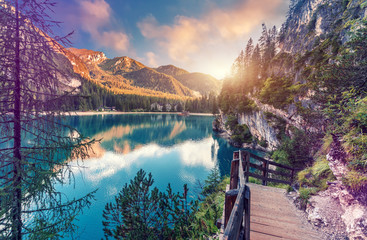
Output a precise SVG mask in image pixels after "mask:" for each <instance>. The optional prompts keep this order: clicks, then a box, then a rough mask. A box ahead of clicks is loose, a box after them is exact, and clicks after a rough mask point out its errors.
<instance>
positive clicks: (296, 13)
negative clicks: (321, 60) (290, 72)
mask: <svg viewBox="0 0 367 240" xmlns="http://www.w3.org/2000/svg"><path fill="white" fill-rule="evenodd" d="M294 2H295V3H294V4H293V6H291V8H290V11H289V17H288V19H287V21H286V22H285V23H284V25H283V29H282V32H281V35H280V40H281V41H280V48H281V51H284V52H289V53H293V54H299V53H304V52H305V51H310V50H312V49H313V48H314V47H315V43H317V42H319V41H323V40H325V39H327V38H328V37H330V36H331V35H339V37H340V40H341V41H342V42H343V43H345V42H346V41H348V40H349V35H348V32H349V31H350V30H351V27H352V26H353V24H354V23H355V21H356V19H363V18H364V17H365V16H366V15H367V9H366V3H365V1H361V0H299V1H294Z"/></svg>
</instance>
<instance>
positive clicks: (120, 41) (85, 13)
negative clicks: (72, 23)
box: [79, 0, 130, 52]
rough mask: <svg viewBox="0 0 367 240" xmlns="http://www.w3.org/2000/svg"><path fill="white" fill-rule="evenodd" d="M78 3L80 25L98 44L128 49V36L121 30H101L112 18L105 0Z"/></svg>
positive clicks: (109, 23) (121, 49) (86, 0)
mask: <svg viewBox="0 0 367 240" xmlns="http://www.w3.org/2000/svg"><path fill="white" fill-rule="evenodd" d="M79 4H80V22H81V27H82V29H83V30H84V31H85V32H87V33H89V34H90V35H91V37H92V38H93V40H94V41H95V42H96V43H97V44H98V45H100V46H103V47H109V48H112V49H114V50H116V51H120V52H124V51H127V50H128V48H129V45H130V42H129V37H128V35H127V34H126V33H125V32H124V31H123V30H102V29H104V28H106V27H109V25H111V21H112V19H113V11H112V9H111V7H110V5H109V4H108V3H107V2H106V1H105V0H83V1H80V3H79Z"/></svg>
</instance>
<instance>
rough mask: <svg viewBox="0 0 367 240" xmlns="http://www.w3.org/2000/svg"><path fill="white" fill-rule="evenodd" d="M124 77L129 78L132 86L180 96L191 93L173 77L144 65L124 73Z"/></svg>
mask: <svg viewBox="0 0 367 240" xmlns="http://www.w3.org/2000/svg"><path fill="white" fill-rule="evenodd" d="M124 77H125V78H126V79H128V80H131V81H132V84H133V85H134V86H138V87H142V88H148V89H152V90H156V91H164V92H168V93H172V94H177V95H180V96H190V95H192V91H191V90H190V89H188V88H187V87H185V86H183V85H182V84H181V83H180V82H178V81H177V80H176V79H175V78H173V77H171V76H169V75H167V74H164V73H159V72H157V71H155V70H154V69H151V68H147V67H145V68H142V69H140V70H138V71H132V72H129V73H127V74H125V75H124Z"/></svg>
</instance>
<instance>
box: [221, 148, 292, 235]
mask: <svg viewBox="0 0 367 240" xmlns="http://www.w3.org/2000/svg"><path fill="white" fill-rule="evenodd" d="M250 159H254V160H255V161H253V162H250ZM271 166H273V167H271ZM271 168H273V169H271ZM250 170H251V171H250ZM296 170H297V169H294V168H291V167H288V166H285V165H282V164H279V163H276V162H273V161H269V160H266V159H264V158H262V157H259V156H256V155H255V154H252V153H250V152H247V151H236V152H233V160H232V163H231V176H230V184H229V190H228V191H227V192H226V195H225V203H224V205H225V206H224V229H225V230H224V235H223V239H226V240H227V239H228V240H232V239H233V240H237V239H246V240H249V239H250V200H251V193H250V189H249V187H248V186H247V185H246V182H248V180H249V177H254V178H257V179H260V180H262V184H263V185H267V183H268V182H275V183H283V184H289V185H291V184H292V183H293V180H294V176H295V171H296ZM258 171H260V172H261V174H258V173H256V172H258ZM277 177H278V178H277ZM279 177H280V178H281V179H279Z"/></svg>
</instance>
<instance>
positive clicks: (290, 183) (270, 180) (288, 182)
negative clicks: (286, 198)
mask: <svg viewBox="0 0 367 240" xmlns="http://www.w3.org/2000/svg"><path fill="white" fill-rule="evenodd" d="M266 181H269V182H275V183H283V184H288V185H292V182H290V181H285V180H280V179H275V178H267V179H266Z"/></svg>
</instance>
